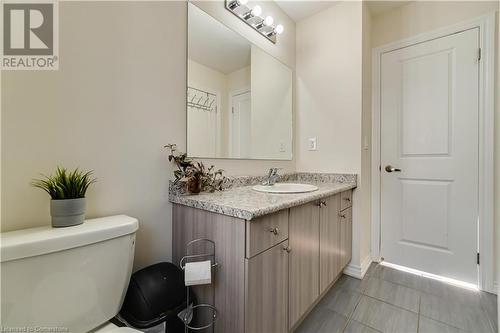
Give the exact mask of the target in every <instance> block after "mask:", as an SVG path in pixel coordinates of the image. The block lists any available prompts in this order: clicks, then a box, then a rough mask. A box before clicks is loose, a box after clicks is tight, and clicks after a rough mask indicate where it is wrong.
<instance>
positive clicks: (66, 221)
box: [50, 198, 87, 228]
mask: <svg viewBox="0 0 500 333" xmlns="http://www.w3.org/2000/svg"><path fill="white" fill-rule="evenodd" d="M86 205H87V199H86V198H78V199H63V200H51V201H50V215H51V216H52V226H53V227H54V228H62V227H71V226H74V225H79V224H82V223H83V221H84V220H85V207H86Z"/></svg>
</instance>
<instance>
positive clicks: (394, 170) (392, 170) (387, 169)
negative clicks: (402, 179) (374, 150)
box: [385, 165, 401, 172]
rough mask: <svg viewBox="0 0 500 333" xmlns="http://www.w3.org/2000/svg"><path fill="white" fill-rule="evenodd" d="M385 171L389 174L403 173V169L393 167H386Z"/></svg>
mask: <svg viewBox="0 0 500 333" xmlns="http://www.w3.org/2000/svg"><path fill="white" fill-rule="evenodd" d="M385 171H387V172H401V169H398V168H395V167H393V166H392V165H386V166H385Z"/></svg>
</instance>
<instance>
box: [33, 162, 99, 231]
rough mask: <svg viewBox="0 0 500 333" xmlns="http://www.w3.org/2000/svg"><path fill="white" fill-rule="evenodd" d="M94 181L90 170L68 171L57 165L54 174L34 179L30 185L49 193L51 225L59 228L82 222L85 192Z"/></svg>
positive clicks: (83, 218)
mask: <svg viewBox="0 0 500 333" xmlns="http://www.w3.org/2000/svg"><path fill="white" fill-rule="evenodd" d="M95 182H96V179H94V178H92V171H87V172H84V171H80V170H79V169H78V168H77V169H75V170H73V171H68V170H66V169H65V168H62V167H57V170H56V172H55V174H54V175H51V176H45V177H44V179H34V180H33V181H32V183H31V185H32V186H34V187H37V188H40V189H42V190H44V191H45V192H47V193H48V194H49V195H50V197H51V199H52V200H51V201H50V215H51V217H52V226H53V227H56V228H59V227H70V226H74V225H78V224H82V223H83V221H84V220H85V208H86V203H87V202H86V200H87V199H86V198H85V193H86V192H87V189H88V188H89V186H90V185H91V184H93V183H95Z"/></svg>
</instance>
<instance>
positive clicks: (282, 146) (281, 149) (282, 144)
mask: <svg viewBox="0 0 500 333" xmlns="http://www.w3.org/2000/svg"><path fill="white" fill-rule="evenodd" d="M280 152H281V153H284V152H286V144H285V143H284V142H280Z"/></svg>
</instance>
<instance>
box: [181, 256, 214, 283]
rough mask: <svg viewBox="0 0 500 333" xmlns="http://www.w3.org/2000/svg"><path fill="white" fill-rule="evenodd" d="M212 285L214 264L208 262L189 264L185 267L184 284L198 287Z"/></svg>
mask: <svg viewBox="0 0 500 333" xmlns="http://www.w3.org/2000/svg"><path fill="white" fill-rule="evenodd" d="M211 283H212V263H211V262H210V260H207V261H196V262H188V263H186V265H185V266H184V284H185V285H186V286H196V285H200V284H211Z"/></svg>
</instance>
